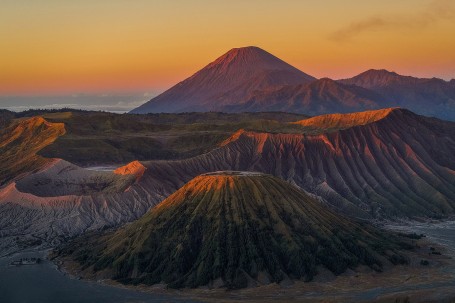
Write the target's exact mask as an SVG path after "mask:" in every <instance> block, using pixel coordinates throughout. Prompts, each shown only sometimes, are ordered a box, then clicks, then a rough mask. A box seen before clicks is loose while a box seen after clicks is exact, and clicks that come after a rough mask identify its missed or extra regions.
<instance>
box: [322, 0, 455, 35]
mask: <svg viewBox="0 0 455 303" xmlns="http://www.w3.org/2000/svg"><path fill="white" fill-rule="evenodd" d="M454 3H455V2H454V1H453V0H434V1H431V2H430V3H429V4H428V5H427V6H426V7H425V8H424V9H423V10H421V11H420V12H419V13H416V14H413V15H380V16H370V17H368V18H365V19H363V20H358V21H355V22H352V23H350V24H348V25H347V26H345V27H343V28H340V29H339V30H337V31H335V32H333V33H331V34H330V35H329V39H330V40H332V41H335V42H346V41H350V40H352V39H353V38H354V37H356V36H358V35H361V34H363V33H366V32H373V31H385V30H396V29H413V30H419V29H423V28H425V27H428V26H430V25H432V24H435V23H437V22H439V21H442V20H452V21H453V20H455V5H454Z"/></svg>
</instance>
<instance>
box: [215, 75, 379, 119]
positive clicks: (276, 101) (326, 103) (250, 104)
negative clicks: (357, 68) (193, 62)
mask: <svg viewBox="0 0 455 303" xmlns="http://www.w3.org/2000/svg"><path fill="white" fill-rule="evenodd" d="M383 104H385V101H384V99H383V98H382V97H381V96H380V95H378V94H376V93H374V92H372V91H369V90H367V89H364V88H361V87H357V86H354V85H344V84H341V83H337V82H336V81H334V80H331V79H328V78H324V79H320V80H316V81H313V82H310V83H306V84H299V85H287V86H284V87H281V88H278V89H275V90H273V89H268V90H264V91H258V92H257V93H255V94H254V95H253V96H251V98H250V99H249V100H248V101H247V102H245V103H244V104H240V105H230V106H225V107H224V108H223V110H224V111H228V112H241V111H249V112H257V111H285V112H293V113H305V114H308V115H320V114H325V113H346V112H352V111H361V110H366V109H376V108H381V107H384V105H383Z"/></svg>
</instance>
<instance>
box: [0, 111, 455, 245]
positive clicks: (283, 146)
mask: <svg viewBox="0 0 455 303" xmlns="http://www.w3.org/2000/svg"><path fill="white" fill-rule="evenodd" d="M305 121H307V122H305ZM299 123H300V124H301V125H299V124H292V126H293V127H292V129H293V130H294V131H299V133H282V134H279V133H261V132H254V131H244V130H241V131H238V132H237V133H235V134H234V135H232V136H231V137H230V138H229V139H227V140H225V141H223V142H222V143H221V144H220V146H219V147H218V148H215V149H214V150H212V151H210V152H208V153H205V154H202V155H199V156H196V157H192V158H188V159H184V160H175V161H149V162H140V163H139V162H133V163H132V164H130V165H127V166H125V167H123V168H120V169H118V170H116V173H117V174H118V176H114V175H113V173H99V172H96V173H94V172H93V171H89V170H86V169H82V168H80V167H76V166H75V165H72V164H71V163H68V162H65V161H52V163H51V164H49V165H46V166H45V167H43V168H41V170H40V172H37V173H31V174H28V175H27V176H25V177H23V178H22V179H21V180H16V182H10V183H9V184H8V185H6V186H4V187H1V188H0V213H1V214H2V216H0V231H1V234H2V237H0V250H1V249H2V247H3V246H8V247H12V249H15V247H16V244H15V241H16V240H15V239H16V237H19V239H21V240H20V241H22V239H24V238H27V239H28V238H30V239H31V240H33V241H35V240H36V238H37V237H38V238H40V239H42V241H43V243H46V245H54V244H55V243H58V241H59V240H60V239H64V238H65V237H67V236H74V235H78V234H80V233H82V232H84V231H87V230H96V229H100V228H103V227H105V226H114V225H119V224H122V223H124V222H128V221H131V220H134V219H137V218H138V217H140V216H141V215H143V214H144V213H145V212H146V211H147V210H149V209H150V208H151V207H153V206H154V205H156V204H157V203H159V202H160V201H162V200H163V199H165V198H166V197H168V196H170V195H171V194H172V193H174V192H175V191H176V190H178V189H179V188H180V187H182V186H183V185H184V184H185V183H187V182H188V181H190V180H191V179H193V178H194V177H196V176H198V175H200V174H204V173H208V172H213V171H220V170H242V171H261V172H264V173H267V174H271V175H274V176H277V177H280V178H282V179H284V180H287V181H289V182H290V183H292V184H294V185H297V186H299V187H300V188H302V189H304V190H305V191H306V192H307V193H309V194H311V195H312V196H314V197H316V198H317V199H318V200H320V201H321V202H322V203H324V204H327V205H329V206H331V208H333V209H336V210H337V211H338V212H344V213H345V214H347V215H349V216H353V217H362V218H367V219H371V218H378V219H394V218H415V217H437V218H440V217H447V216H450V215H453V214H454V213H455V159H454V157H453V155H454V154H455V123H453V122H447V121H441V120H438V119H434V118H426V117H422V116H418V115H416V114H413V113H412V112H409V111H407V110H403V109H386V110H382V111H376V112H367V113H358V114H346V115H325V116H321V117H314V118H311V119H308V120H303V121H300V122H299ZM125 174H130V177H128V175H125ZM52 243H54V244H52Z"/></svg>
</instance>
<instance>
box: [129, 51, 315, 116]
mask: <svg viewBox="0 0 455 303" xmlns="http://www.w3.org/2000/svg"><path fill="white" fill-rule="evenodd" d="M314 80H315V78H314V77H312V76H310V75H307V74H305V73H304V72H302V71H300V70H298V69H297V68H295V67H293V66H292V65H290V64H288V63H286V62H284V61H283V60H281V59H279V58H277V57H275V56H274V55H272V54H270V53H268V52H266V51H265V50H263V49H261V48H259V47H255V46H248V47H241V48H234V49H231V50H230V51H228V52H227V53H225V54H224V55H222V56H221V57H219V58H217V59H216V60H215V61H213V62H211V63H209V64H208V65H207V66H205V67H204V68H203V69H201V70H199V71H198V72H196V73H195V74H194V75H192V76H191V77H189V78H187V79H185V80H184V81H182V82H180V83H178V84H177V85H175V86H174V87H172V88H170V89H169V90H167V91H165V92H164V93H162V94H161V95H159V96H157V97H155V98H153V99H152V100H150V101H149V102H147V103H145V104H144V105H142V106H141V107H139V108H137V109H135V110H133V111H132V112H133V113H152V112H155V113H158V112H205V111H229V108H230V107H233V106H238V105H239V104H243V103H245V102H247V101H248V99H249V98H250V96H251V95H253V93H254V92H256V91H260V90H264V89H273V88H278V87H282V86H285V85H297V84H303V83H308V82H311V81H314Z"/></svg>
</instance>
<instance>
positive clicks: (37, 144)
mask: <svg viewBox="0 0 455 303" xmlns="http://www.w3.org/2000/svg"><path fill="white" fill-rule="evenodd" d="M63 134H65V126H64V125H63V123H50V122H48V121H46V120H45V119H43V118H42V117H33V118H25V119H18V120H10V121H9V122H8V126H7V127H5V128H2V129H0V186H1V185H3V184H5V183H6V182H8V181H10V180H14V179H16V178H18V177H19V176H21V175H22V174H26V173H31V172H34V171H37V170H39V169H40V168H42V167H44V166H45V165H46V164H49V163H50V161H51V160H49V159H45V158H43V157H40V156H38V155H37V152H38V151H40V150H41V149H43V148H44V147H46V146H48V145H50V144H52V143H53V142H54V141H55V140H56V139H57V138H58V137H59V136H62V135H63Z"/></svg>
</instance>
